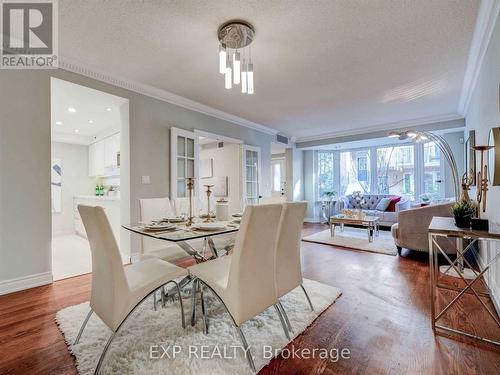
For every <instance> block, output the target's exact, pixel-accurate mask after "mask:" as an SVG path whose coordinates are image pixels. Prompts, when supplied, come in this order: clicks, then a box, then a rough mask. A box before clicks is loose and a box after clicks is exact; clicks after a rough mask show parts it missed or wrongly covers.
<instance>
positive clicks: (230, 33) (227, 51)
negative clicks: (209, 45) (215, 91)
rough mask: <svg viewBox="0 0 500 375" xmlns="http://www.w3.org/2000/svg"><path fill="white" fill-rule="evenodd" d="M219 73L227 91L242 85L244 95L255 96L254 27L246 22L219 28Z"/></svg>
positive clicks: (236, 22) (233, 22)
mask: <svg viewBox="0 0 500 375" xmlns="http://www.w3.org/2000/svg"><path fill="white" fill-rule="evenodd" d="M217 36H218V38H219V73H220V74H224V83H225V87H226V89H230V88H232V87H233V85H235V86H237V85H241V92H242V93H243V94H253V93H254V90H253V64H252V52H251V49H250V44H251V43H252V41H253V38H254V37H255V30H254V28H253V26H252V25H251V24H249V23H247V22H244V21H229V22H226V23H224V24H223V25H221V26H220V27H219V30H218V32H217Z"/></svg>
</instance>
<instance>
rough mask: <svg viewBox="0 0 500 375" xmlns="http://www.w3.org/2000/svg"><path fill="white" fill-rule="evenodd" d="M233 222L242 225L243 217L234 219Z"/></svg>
mask: <svg viewBox="0 0 500 375" xmlns="http://www.w3.org/2000/svg"><path fill="white" fill-rule="evenodd" d="M232 222H233V223H236V224H239V223H241V217H234V218H233V221H232Z"/></svg>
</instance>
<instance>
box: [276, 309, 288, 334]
mask: <svg viewBox="0 0 500 375" xmlns="http://www.w3.org/2000/svg"><path fill="white" fill-rule="evenodd" d="M274 308H275V309H276V313H277V314H278V316H279V318H280V322H281V326H282V327H283V331H284V332H285V336H286V338H287V339H288V340H290V334H289V333H288V328H287V326H286V323H285V320H284V319H283V315H282V314H281V310H280V308H279V307H278V305H274Z"/></svg>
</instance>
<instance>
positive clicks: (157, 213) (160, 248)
mask: <svg viewBox="0 0 500 375" xmlns="http://www.w3.org/2000/svg"><path fill="white" fill-rule="evenodd" d="M139 206H140V215H139V217H140V219H139V220H140V221H141V222H143V223H150V222H151V221H153V220H161V219H165V218H174V217H176V215H175V212H174V209H173V208H172V206H171V204H170V199H168V198H145V199H139ZM141 245H142V252H141V255H142V256H143V257H144V258H150V257H154V258H159V259H162V260H165V261H167V262H175V261H176V260H180V259H182V258H186V256H187V254H186V252H185V251H184V250H182V249H181V247H180V246H178V245H176V244H172V243H168V242H166V241H163V240H158V239H155V238H150V237H146V236H141Z"/></svg>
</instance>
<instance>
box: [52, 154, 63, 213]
mask: <svg viewBox="0 0 500 375" xmlns="http://www.w3.org/2000/svg"><path fill="white" fill-rule="evenodd" d="M50 186H51V197H52V212H55V213H60V212H61V211H62V171H61V159H56V158H53V159H52V163H51V168H50Z"/></svg>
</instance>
